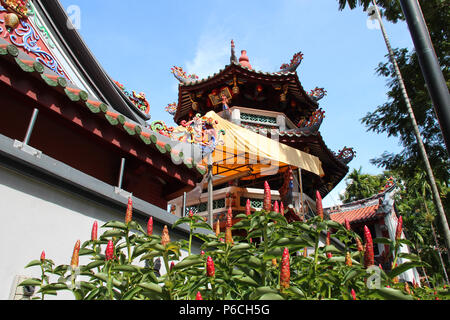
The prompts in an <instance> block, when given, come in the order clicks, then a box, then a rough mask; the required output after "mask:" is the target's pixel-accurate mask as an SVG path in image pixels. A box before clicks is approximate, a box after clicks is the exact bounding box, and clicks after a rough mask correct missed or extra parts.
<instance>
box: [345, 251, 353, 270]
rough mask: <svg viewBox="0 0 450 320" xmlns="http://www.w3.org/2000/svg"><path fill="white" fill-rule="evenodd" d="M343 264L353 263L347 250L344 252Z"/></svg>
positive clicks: (350, 264) (349, 264)
mask: <svg viewBox="0 0 450 320" xmlns="http://www.w3.org/2000/svg"><path fill="white" fill-rule="evenodd" d="M345 265H347V266H349V267H351V266H352V265H353V261H352V256H351V255H350V252H348V251H347V253H346V254H345Z"/></svg>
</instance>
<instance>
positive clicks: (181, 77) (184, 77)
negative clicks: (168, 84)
mask: <svg viewBox="0 0 450 320" xmlns="http://www.w3.org/2000/svg"><path fill="white" fill-rule="evenodd" d="M170 71H171V72H172V74H173V75H174V77H175V78H176V79H177V80H178V81H180V82H181V83H190V82H192V81H196V80H198V76H197V75H195V74H189V75H188V74H187V73H186V72H184V71H183V68H181V67H177V66H174V67H173V68H172V69H170Z"/></svg>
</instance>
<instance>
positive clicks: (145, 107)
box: [113, 80, 150, 114]
mask: <svg viewBox="0 0 450 320" xmlns="http://www.w3.org/2000/svg"><path fill="white" fill-rule="evenodd" d="M113 82H114V83H115V85H116V86H117V87H119V89H120V90H121V91H122V92H123V93H124V94H125V95H126V96H127V98H128V99H129V100H130V101H131V102H132V103H133V104H134V106H135V107H136V108H137V109H138V110H139V111H141V112H142V113H145V114H150V103H149V102H148V101H147V98H146V97H145V93H143V92H140V93H136V91H134V90H132V91H131V93H130V92H129V91H128V90H127V89H126V88H125V86H124V85H123V84H121V83H119V82H118V81H115V80H113Z"/></svg>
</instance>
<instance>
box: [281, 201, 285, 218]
mask: <svg viewBox="0 0 450 320" xmlns="http://www.w3.org/2000/svg"><path fill="white" fill-rule="evenodd" d="M280 213H281V215H282V216H284V204H283V201H280Z"/></svg>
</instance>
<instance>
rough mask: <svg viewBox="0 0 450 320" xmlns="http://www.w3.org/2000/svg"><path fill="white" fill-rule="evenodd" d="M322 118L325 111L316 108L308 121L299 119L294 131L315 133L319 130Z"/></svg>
mask: <svg viewBox="0 0 450 320" xmlns="http://www.w3.org/2000/svg"><path fill="white" fill-rule="evenodd" d="M323 119H325V111H324V110H322V109H317V110H316V111H314V113H313V114H312V115H311V117H310V118H309V120H308V121H307V120H301V121H300V122H299V123H298V125H297V126H298V129H297V130H296V131H297V132H302V133H306V134H312V133H316V132H318V131H319V129H320V126H321V125H322V123H323Z"/></svg>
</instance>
